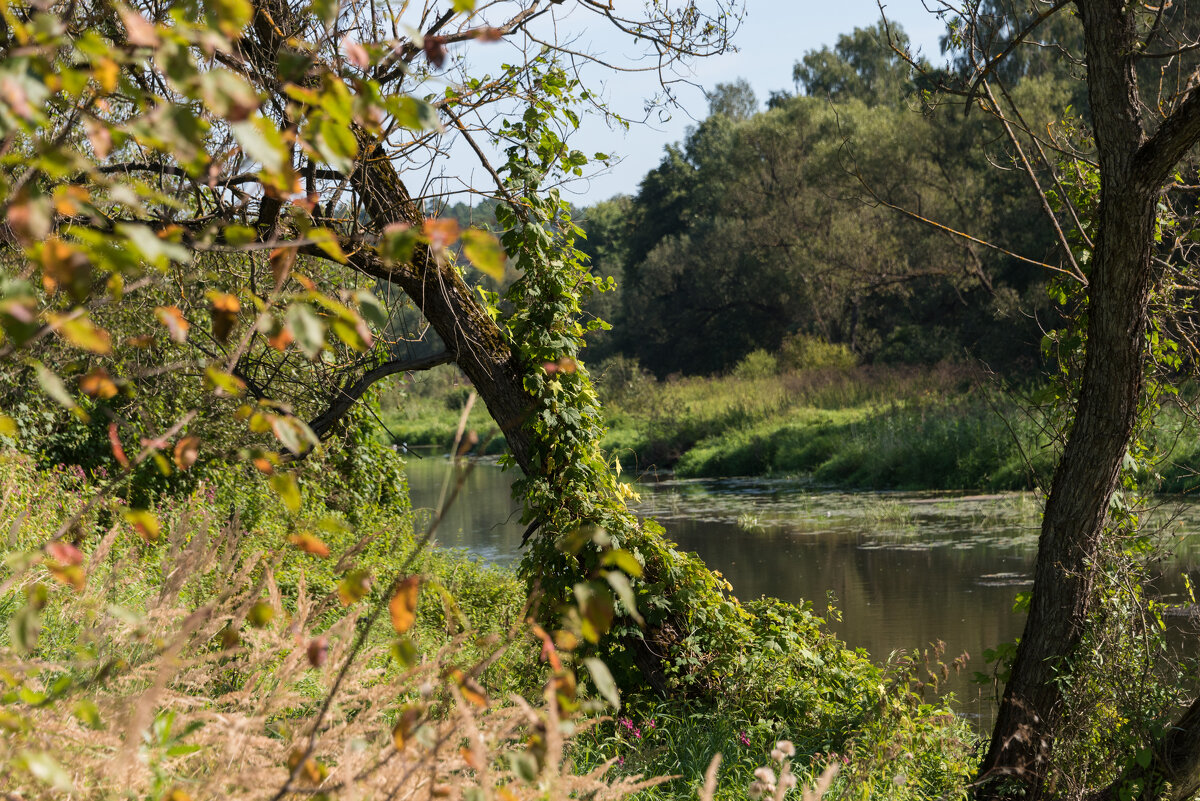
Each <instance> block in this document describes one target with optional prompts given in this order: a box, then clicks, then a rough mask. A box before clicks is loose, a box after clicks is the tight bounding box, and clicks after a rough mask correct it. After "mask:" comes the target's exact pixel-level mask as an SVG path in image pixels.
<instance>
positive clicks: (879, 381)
mask: <svg viewBox="0 0 1200 801" xmlns="http://www.w3.org/2000/svg"><path fill="white" fill-rule="evenodd" d="M768 358H769V357H768ZM595 376H596V383H597V387H598V389H599V391H600V394H601V397H602V401H603V403H604V409H605V412H606V414H607V421H608V426H609V431H608V434H607V436H606V437H605V439H604V443H603V444H604V448H605V449H606V450H607V452H608V453H609V455H610V456H611V457H613V458H616V459H618V460H620V463H621V465H622V468H623V469H624V470H626V471H628V472H631V473H634V474H642V473H648V472H654V471H661V470H673V471H675V473H676V474H677V475H679V476H681V477H698V478H708V477H713V478H716V477H723V476H800V477H807V478H811V479H812V480H813V481H814V482H816V483H818V484H822V485H828V486H836V487H845V488H861V489H903V490H981V491H1004V490H1027V489H1034V488H1037V487H1039V486H1041V487H1045V486H1046V485H1047V482H1048V481H1049V479H1050V475H1051V473H1052V472H1053V469H1054V465H1055V463H1056V459H1057V450H1056V448H1055V445H1054V443H1053V441H1052V439H1051V435H1050V433H1049V432H1050V431H1051V428H1052V427H1051V425H1050V421H1049V420H1048V418H1047V416H1046V412H1045V411H1044V410H1043V409H1041V408H1039V407H1037V406H1036V405H1035V404H1034V403H1033V402H1032V401H1030V400H1029V399H1028V398H1027V397H1025V396H1023V395H1021V394H1020V393H1006V392H1002V391H1000V390H998V389H997V388H996V387H995V384H994V383H993V381H992V380H991V379H990V378H988V377H986V376H982V375H980V374H978V373H976V372H973V371H971V370H968V369H967V368H963V367H955V366H949V365H943V366H937V367H933V368H912V367H874V366H856V367H847V366H841V367H827V368H819V369H808V370H785V371H783V372H779V371H777V370H776V369H775V368H774V364H773V362H763V363H760V364H756V363H755V359H750V360H748V361H747V362H746V363H744V364H743V365H742V367H741V368H739V369H738V370H735V371H734V372H733V373H731V374H729V375H725V376H715V377H690V378H677V379H672V380H666V381H656V380H655V379H654V378H653V377H652V376H649V375H647V374H645V373H644V372H642V371H640V370H638V369H636V367H635V366H633V365H631V364H630V363H628V362H624V361H620V360H618V361H615V362H611V363H609V364H607V365H601V366H600V367H599V368H597V370H596V372H595ZM468 394H469V389H468V388H467V386H466V385H465V384H464V383H462V382H461V379H459V378H458V377H457V376H456V375H455V373H454V371H453V370H452V369H450V368H446V369H445V370H444V371H442V372H439V373H435V374H434V375H433V376H431V377H429V378H425V379H422V380H421V381H420V382H418V383H417V384H415V385H413V386H412V387H410V389H409V391H408V392H407V393H406V394H405V395H404V396H403V397H400V396H398V395H395V394H393V395H392V396H391V397H390V398H389V399H387V400H386V401H385V412H384V415H383V420H384V423H385V424H386V426H387V428H388V430H389V431H390V432H391V433H392V434H393V435H394V436H395V437H396V439H397V440H399V441H403V442H407V443H408V444H409V445H426V446H435V447H438V448H443V449H448V448H449V444H450V441H451V440H452V439H453V435H454V430H455V428H456V426H457V425H458V422H459V419H460V417H461V410H462V408H463V403H464V402H465V399H466V397H467V395H468ZM468 425H469V427H470V428H472V429H474V430H476V431H478V432H479V433H480V434H481V436H482V440H483V442H484V443H485V446H486V450H485V451H484V452H486V453H493V454H494V453H500V452H502V451H503V447H504V441H503V438H502V437H500V436H499V435H498V433H497V432H496V426H495V424H494V423H493V422H492V420H491V418H490V417H488V415H487V411H486V409H485V408H484V407H483V405H482V404H481V403H476V404H475V406H474V407H473V409H472V411H471V414H470V419H469V424H468ZM489 432H490V433H489ZM1151 442H1152V445H1153V447H1154V449H1155V451H1156V453H1157V456H1156V457H1155V466H1154V467H1153V468H1152V471H1151V472H1153V473H1154V474H1155V475H1156V476H1157V478H1153V479H1152V483H1153V484H1155V485H1156V486H1157V488H1158V489H1159V490H1160V491H1162V492H1169V493H1187V492H1191V491H1193V490H1194V489H1195V488H1196V487H1197V485H1200V432H1198V431H1197V426H1196V424H1195V421H1194V420H1193V419H1192V416H1191V415H1189V414H1187V413H1185V412H1183V411H1182V410H1181V409H1180V408H1179V407H1178V406H1176V405H1171V404H1168V405H1165V406H1164V408H1163V410H1162V411H1161V412H1160V413H1159V415H1158V417H1157V419H1156V423H1155V428H1154V431H1153V432H1152V435H1151ZM1148 477H1149V476H1148Z"/></svg>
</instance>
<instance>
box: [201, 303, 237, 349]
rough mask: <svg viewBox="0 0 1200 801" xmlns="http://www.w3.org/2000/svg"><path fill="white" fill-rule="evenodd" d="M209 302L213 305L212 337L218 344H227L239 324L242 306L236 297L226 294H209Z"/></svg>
mask: <svg viewBox="0 0 1200 801" xmlns="http://www.w3.org/2000/svg"><path fill="white" fill-rule="evenodd" d="M208 301H209V303H211V304H212V308H211V310H210V312H211V314H212V335H213V339H215V340H217V341H218V342H222V343H223V342H225V341H226V340H227V339H229V334H230V333H231V332H232V331H233V327H234V325H236V324H237V319H238V312H239V311H241V309H242V304H241V303H240V302H238V299H237V296H236V295H230V294H228V293H226V292H209V293H208Z"/></svg>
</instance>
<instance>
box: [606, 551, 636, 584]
mask: <svg viewBox="0 0 1200 801" xmlns="http://www.w3.org/2000/svg"><path fill="white" fill-rule="evenodd" d="M600 562H601V563H602V564H604V565H606V566H608V567H617V568H620V569H621V570H624V571H625V572H626V573H627V574H628V575H630V576H632V577H633V578H641V577H642V566H641V564H640V563H639V562H638V560H637V557H636V556H634V555H633V554H631V553H630V552H629V551H626V550H624V549H622V548H617V549H614V550H611V551H607V552H605V554H604V556H603V558H601V560H600Z"/></svg>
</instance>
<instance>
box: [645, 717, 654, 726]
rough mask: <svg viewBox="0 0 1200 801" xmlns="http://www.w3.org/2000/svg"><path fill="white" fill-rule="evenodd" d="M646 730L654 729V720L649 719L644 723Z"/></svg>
mask: <svg viewBox="0 0 1200 801" xmlns="http://www.w3.org/2000/svg"><path fill="white" fill-rule="evenodd" d="M646 728H648V729H653V728H655V726H654V718H650V720H648V721H647V722H646Z"/></svg>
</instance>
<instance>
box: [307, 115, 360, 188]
mask: <svg viewBox="0 0 1200 801" xmlns="http://www.w3.org/2000/svg"><path fill="white" fill-rule="evenodd" d="M316 145H317V151H318V152H319V153H320V154H321V157H322V158H324V159H325V161H327V162H329V164H330V165H331V166H333V168H334V169H337V170H341V171H342V172H343V173H347V174H349V173H350V171H351V170H353V169H354V159H355V157H356V156H357V155H358V142H357V141H356V140H355V139H354V134H353V133H351V132H350V129H349V128H347V127H345V126H344V125H339V124H337V123H335V122H334V121H332V120H330V119H329V118H328V117H324V118H322V119H321V121H320V122H319V123H318V124H317V142H316Z"/></svg>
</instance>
